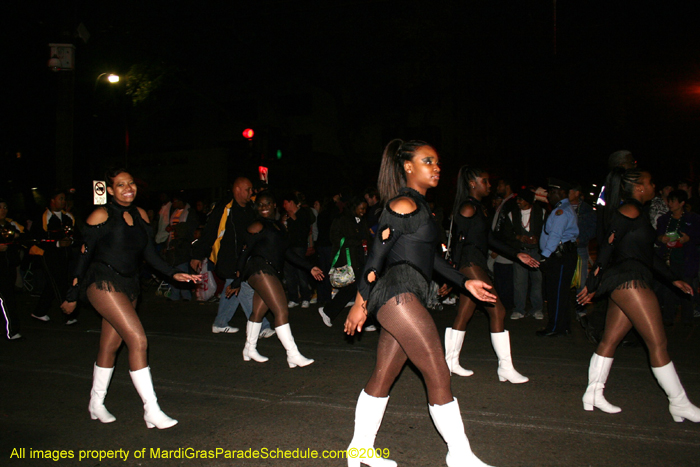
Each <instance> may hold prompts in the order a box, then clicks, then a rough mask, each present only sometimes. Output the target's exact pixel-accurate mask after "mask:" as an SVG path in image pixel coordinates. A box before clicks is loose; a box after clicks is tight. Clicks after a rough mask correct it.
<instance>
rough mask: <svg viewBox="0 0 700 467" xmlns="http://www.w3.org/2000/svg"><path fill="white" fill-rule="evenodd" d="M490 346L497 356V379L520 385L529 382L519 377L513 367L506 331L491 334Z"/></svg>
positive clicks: (508, 335) (525, 378)
mask: <svg viewBox="0 0 700 467" xmlns="http://www.w3.org/2000/svg"><path fill="white" fill-rule="evenodd" d="M491 344H492V345H493V350H495V351H496V355H497V356H498V379H499V380H500V381H501V382H505V381H510V382H511V383H513V384H522V383H527V382H528V381H530V379H529V378H527V377H526V376H523V375H521V374H520V373H518V372H517V371H515V368H514V367H513V358H512V357H511V356H510V333H509V332H508V331H503V332H492V333H491Z"/></svg>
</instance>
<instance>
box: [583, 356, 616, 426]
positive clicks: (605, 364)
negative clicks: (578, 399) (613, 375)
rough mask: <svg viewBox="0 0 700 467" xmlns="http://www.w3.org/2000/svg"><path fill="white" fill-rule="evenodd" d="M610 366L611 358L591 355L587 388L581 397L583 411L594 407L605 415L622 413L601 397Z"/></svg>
mask: <svg viewBox="0 0 700 467" xmlns="http://www.w3.org/2000/svg"><path fill="white" fill-rule="evenodd" d="M612 364H613V359H612V358H608V357H601V356H600V355H598V354H597V353H593V356H592V357H591V364H590V366H589V367H588V387H587V388H586V392H585V394H584V395H583V408H584V410H588V411H591V410H593V408H594V407H596V408H598V409H600V410H602V411H603V412H606V413H618V412H621V411H622V409H621V408H620V407H618V406H616V405H612V404H611V403H610V402H608V401H606V400H605V396H603V389H605V382H606V381H607V380H608V375H609V374H610V367H611V366H612Z"/></svg>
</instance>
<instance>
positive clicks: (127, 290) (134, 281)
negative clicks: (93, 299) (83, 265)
mask: <svg viewBox="0 0 700 467" xmlns="http://www.w3.org/2000/svg"><path fill="white" fill-rule="evenodd" d="M81 282H82V283H81V287H80V297H81V298H82V299H84V300H87V295H86V293H87V289H88V287H90V286H91V285H92V284H95V286H96V287H97V288H98V289H99V290H104V291H106V292H120V293H123V294H125V295H126V296H127V297H129V300H132V301H133V300H136V299H137V298H138V296H139V294H140V293H141V284H140V283H139V273H138V271H136V272H134V273H133V274H129V275H126V274H121V273H119V272H117V271H116V270H115V269H113V268H111V267H110V266H109V265H107V264H105V263H100V262H93V263H91V264H90V266H89V267H88V270H87V273H86V274H85V278H84V279H83V280H82V281H81Z"/></svg>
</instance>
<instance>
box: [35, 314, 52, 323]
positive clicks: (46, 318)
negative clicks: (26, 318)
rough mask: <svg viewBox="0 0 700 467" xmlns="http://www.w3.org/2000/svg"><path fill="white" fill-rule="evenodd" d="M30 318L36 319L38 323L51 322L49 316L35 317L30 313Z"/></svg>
mask: <svg viewBox="0 0 700 467" xmlns="http://www.w3.org/2000/svg"><path fill="white" fill-rule="evenodd" d="M32 318H35V319H38V320H39V321H44V322H46V321H51V318H49V315H44V316H37V315H35V314H34V313H32Z"/></svg>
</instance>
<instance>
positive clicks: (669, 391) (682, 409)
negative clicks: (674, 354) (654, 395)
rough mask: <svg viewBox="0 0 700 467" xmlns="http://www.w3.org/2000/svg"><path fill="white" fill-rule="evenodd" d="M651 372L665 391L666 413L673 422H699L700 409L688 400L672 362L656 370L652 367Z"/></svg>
mask: <svg viewBox="0 0 700 467" xmlns="http://www.w3.org/2000/svg"><path fill="white" fill-rule="evenodd" d="M651 371H652V372H653V373H654V376H656V380H657V381H658V382H659V386H661V388H662V389H663V390H664V391H666V395H667V396H668V402H669V404H668V411H669V412H671V416H672V417H673V420H674V421H676V422H682V421H683V420H685V419H688V420H690V421H691V422H695V423H698V422H700V408H698V407H696V406H694V405H693V404H692V403H691V402H690V401H689V400H688V396H687V395H686V394H685V389H683V385H682V384H681V380H680V379H678V374H677V373H676V367H674V366H673V362H669V363H668V364H666V365H664V366H661V367H658V368H654V367H652V368H651Z"/></svg>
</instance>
